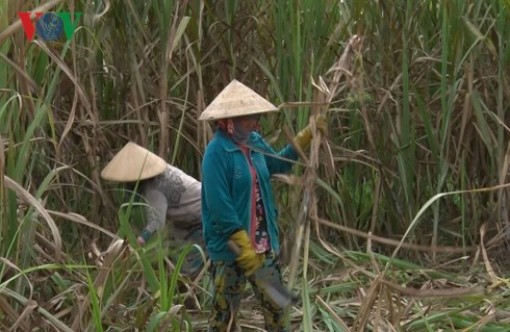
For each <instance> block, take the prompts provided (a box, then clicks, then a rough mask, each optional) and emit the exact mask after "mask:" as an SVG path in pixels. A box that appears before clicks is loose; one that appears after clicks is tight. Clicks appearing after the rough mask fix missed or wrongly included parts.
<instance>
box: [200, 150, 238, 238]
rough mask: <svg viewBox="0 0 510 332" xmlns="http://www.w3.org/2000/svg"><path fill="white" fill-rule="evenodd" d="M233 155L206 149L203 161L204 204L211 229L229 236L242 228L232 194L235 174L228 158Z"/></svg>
mask: <svg viewBox="0 0 510 332" xmlns="http://www.w3.org/2000/svg"><path fill="white" fill-rule="evenodd" d="M230 157H231V156H230V155H228V154H226V153H223V151H222V150H216V149H214V147H212V149H209V150H207V151H206V153H205V155H204V160H203V163H202V192H203V195H202V199H203V200H204V202H203V203H205V204H203V205H202V206H205V207H206V209H207V211H202V213H207V214H208V218H207V220H208V222H209V223H211V224H210V225H208V226H209V227H211V230H212V231H214V232H218V233H221V234H223V235H224V236H225V237H229V236H230V235H232V234H233V233H235V232H236V231H238V230H240V229H242V224H241V221H240V220H239V216H238V214H237V212H236V210H235V207H234V203H233V197H232V196H231V195H230V184H229V182H230V181H229V179H230V178H231V177H232V176H233V174H231V172H229V170H228V169H227V160H226V158H230Z"/></svg>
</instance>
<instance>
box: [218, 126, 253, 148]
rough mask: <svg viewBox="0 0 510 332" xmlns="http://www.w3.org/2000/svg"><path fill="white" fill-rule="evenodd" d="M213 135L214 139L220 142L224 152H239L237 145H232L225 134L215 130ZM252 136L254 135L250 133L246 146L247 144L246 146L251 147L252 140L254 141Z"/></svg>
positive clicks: (231, 141)
mask: <svg viewBox="0 0 510 332" xmlns="http://www.w3.org/2000/svg"><path fill="white" fill-rule="evenodd" d="M214 135H215V136H216V139H218V140H220V142H221V146H223V148H224V149H225V150H226V151H228V152H233V151H236V150H241V148H240V147H239V145H237V144H236V143H234V141H233V140H232V139H231V138H230V137H229V136H228V135H227V134H225V133H224V132H223V131H221V130H217V131H216V133H215V134H214ZM254 135H255V134H254V133H251V135H250V138H249V139H248V144H247V145H248V146H253V143H254V139H255V136H254Z"/></svg>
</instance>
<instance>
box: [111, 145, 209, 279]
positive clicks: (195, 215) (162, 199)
mask: <svg viewBox="0 0 510 332" xmlns="http://www.w3.org/2000/svg"><path fill="white" fill-rule="evenodd" d="M101 177H102V178H104V179H106V180H110V181H116V182H122V183H126V184H127V185H128V187H131V188H135V185H136V182H137V181H139V184H138V190H137V194H140V196H141V197H143V200H144V202H145V203H146V207H145V217H146V226H145V228H144V229H143V230H142V232H141V233H140V234H139V236H138V237H137V242H138V244H140V245H142V246H143V245H145V243H146V242H147V241H149V239H150V238H151V237H152V236H153V235H154V234H155V232H157V231H161V230H163V228H164V227H165V225H166V224H167V221H168V222H169V224H170V236H171V238H172V241H171V245H172V247H176V248H178V247H182V246H183V245H185V244H187V243H193V244H198V245H199V246H201V247H202V248H203V247H204V244H203V238H202V222H201V197H200V196H201V183H200V182H199V181H197V180H196V179H195V178H193V177H191V176H189V175H188V174H186V173H184V172H183V171H182V170H180V169H179V168H177V167H174V166H172V165H170V164H167V162H166V161H165V160H164V159H162V158H160V157H159V156H157V155H156V154H154V153H152V152H151V151H149V150H147V149H145V148H143V147H141V146H139V145H137V144H135V143H133V142H128V143H127V144H126V145H125V146H124V147H123V148H122V149H121V150H120V151H119V152H118V153H117V154H116V155H115V156H114V157H113V159H112V160H111V161H110V162H109V163H108V165H106V167H105V168H104V169H103V170H102V172H101ZM202 267H203V260H202V257H201V255H200V252H199V251H198V249H196V248H193V249H192V250H191V252H189V253H188V255H187V256H186V261H185V263H184V265H183V267H182V273H183V274H185V275H188V276H190V277H193V276H195V275H196V274H197V273H198V272H199V271H200V270H201V268H202Z"/></svg>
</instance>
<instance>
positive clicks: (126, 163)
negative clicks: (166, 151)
mask: <svg viewBox="0 0 510 332" xmlns="http://www.w3.org/2000/svg"><path fill="white" fill-rule="evenodd" d="M166 165H167V163H166V161H165V160H164V159H163V158H161V157H158V156H157V155H156V154H154V153H152V152H150V151H149V150H147V149H145V148H142V147H141V146H140V145H138V144H135V143H133V142H128V143H127V144H126V145H125V146H124V147H123V148H122V150H120V151H119V152H118V153H117V154H116V155H115V156H114V157H113V159H112V160H111V161H110V162H109V163H108V165H106V167H105V168H104V169H103V170H102V171H101V177H102V178H103V179H105V180H110V181H117V182H133V181H137V180H144V179H148V178H151V177H153V176H156V175H158V174H161V173H162V172H163V171H164V170H165V168H166Z"/></svg>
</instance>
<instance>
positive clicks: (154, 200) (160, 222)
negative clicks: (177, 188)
mask: <svg viewBox="0 0 510 332" xmlns="http://www.w3.org/2000/svg"><path fill="white" fill-rule="evenodd" d="M143 196H144V197H145V199H146V201H147V206H146V207H145V217H146V219H147V224H146V226H145V228H144V229H143V231H142V233H141V234H140V236H138V238H137V242H138V244H140V245H144V244H145V243H146V242H147V241H148V240H149V239H150V238H151V236H152V235H153V234H154V232H155V231H157V230H160V229H162V228H163V227H164V226H165V221H166V211H167V209H168V201H167V199H166V197H165V195H164V194H163V193H162V192H161V191H159V190H155V189H151V188H145V190H144V195H143Z"/></svg>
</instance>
